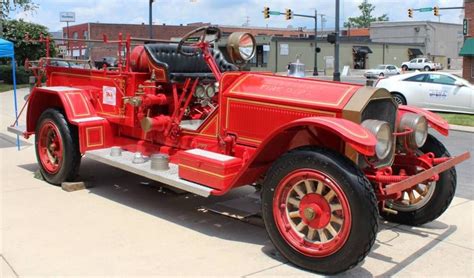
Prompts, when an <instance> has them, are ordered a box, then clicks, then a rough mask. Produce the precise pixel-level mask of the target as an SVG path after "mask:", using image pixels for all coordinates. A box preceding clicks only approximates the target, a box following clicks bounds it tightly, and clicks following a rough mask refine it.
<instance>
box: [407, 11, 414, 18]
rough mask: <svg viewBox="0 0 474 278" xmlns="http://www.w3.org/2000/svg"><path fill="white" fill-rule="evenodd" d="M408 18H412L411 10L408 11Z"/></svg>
mask: <svg viewBox="0 0 474 278" xmlns="http://www.w3.org/2000/svg"><path fill="white" fill-rule="evenodd" d="M408 17H409V18H413V9H408Z"/></svg>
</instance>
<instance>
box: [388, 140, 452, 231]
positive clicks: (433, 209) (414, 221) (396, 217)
mask: <svg viewBox="0 0 474 278" xmlns="http://www.w3.org/2000/svg"><path fill="white" fill-rule="evenodd" d="M420 150H421V151H422V152H423V153H428V152H432V153H434V155H435V156H436V157H451V155H450V154H449V152H448V150H447V149H446V147H445V146H444V145H443V143H441V142H440V141H439V140H438V139H436V138H435V137H434V136H432V135H431V134H429V135H428V138H427V140H426V143H425V145H424V146H423V147H421V148H420ZM456 183H457V176H456V169H455V168H454V167H453V168H451V169H449V170H447V171H444V172H442V173H441V174H439V180H438V181H437V182H436V184H435V189H434V191H433V193H432V195H431V197H430V199H429V200H428V202H427V203H426V204H425V205H424V206H422V207H421V208H418V209H416V210H413V211H398V214H389V213H385V212H383V213H382V214H381V215H382V216H383V217H384V218H385V219H387V220H388V221H391V222H396V223H400V224H405V225H410V226H419V225H423V224H425V223H428V222H431V221H433V220H435V219H436V218H438V217H439V216H440V215H441V214H443V212H444V211H446V209H447V208H448V206H449V204H450V203H451V201H452V200H453V198H454V193H455V191H456Z"/></svg>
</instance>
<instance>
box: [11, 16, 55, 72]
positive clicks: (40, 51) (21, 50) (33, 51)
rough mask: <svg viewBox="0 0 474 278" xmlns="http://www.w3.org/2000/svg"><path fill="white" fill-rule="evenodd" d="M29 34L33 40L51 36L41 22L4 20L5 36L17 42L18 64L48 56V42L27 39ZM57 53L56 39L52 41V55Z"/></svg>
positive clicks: (16, 54) (16, 55)
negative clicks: (26, 36)
mask: <svg viewBox="0 0 474 278" xmlns="http://www.w3.org/2000/svg"><path fill="white" fill-rule="evenodd" d="M26 34H28V36H29V38H30V39H31V40H38V39H39V38H40V36H41V35H42V36H43V37H44V38H46V37H51V35H50V34H49V32H48V29H47V28H46V27H45V26H43V25H39V24H35V23H30V22H25V21H23V20H21V19H20V20H5V21H4V22H3V37H4V38H5V39H6V40H9V41H12V42H13V43H14V44H15V58H16V60H17V62H18V64H20V65H23V64H24V62H25V60H26V59H27V58H28V59H29V60H38V59H39V58H41V57H45V56H46V44H45V43H42V42H37V41H26V40H25V35H26ZM55 55H56V48H55V44H54V41H51V43H50V56H51V57H54V56H55Z"/></svg>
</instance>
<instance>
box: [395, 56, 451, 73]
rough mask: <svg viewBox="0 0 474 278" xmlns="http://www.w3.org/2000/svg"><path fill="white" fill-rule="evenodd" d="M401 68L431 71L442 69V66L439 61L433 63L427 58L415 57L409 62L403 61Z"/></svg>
mask: <svg viewBox="0 0 474 278" xmlns="http://www.w3.org/2000/svg"><path fill="white" fill-rule="evenodd" d="M402 69H403V70H404V71H407V70H424V71H433V70H442V69H443V66H442V65H441V64H440V63H433V62H432V61H430V60H429V59H428V58H416V59H413V60H411V61H409V62H403V63H402Z"/></svg>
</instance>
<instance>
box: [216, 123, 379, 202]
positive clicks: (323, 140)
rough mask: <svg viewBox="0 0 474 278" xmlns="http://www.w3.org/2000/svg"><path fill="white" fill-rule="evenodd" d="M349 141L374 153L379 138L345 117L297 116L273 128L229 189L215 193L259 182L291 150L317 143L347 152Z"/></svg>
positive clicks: (222, 192)
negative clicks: (297, 117)
mask: <svg viewBox="0 0 474 278" xmlns="http://www.w3.org/2000/svg"><path fill="white" fill-rule="evenodd" d="M346 144H347V145H349V147H352V148H353V149H354V150H355V151H357V152H358V153H360V154H362V155H365V156H373V155H374V154H375V145H376V144H377V140H376V138H375V136H374V135H373V134H371V133H370V132H369V131H367V130H366V129H365V128H364V127H362V126H361V125H359V124H356V123H354V122H351V121H349V120H345V119H340V118H331V117H308V118H303V119H298V120H295V121H293V122H290V123H288V124H286V125H284V126H282V127H280V128H278V129H277V130H275V131H273V132H272V133H271V134H270V135H269V136H268V137H267V138H266V139H265V140H264V141H263V142H262V143H261V145H260V146H259V148H258V149H257V150H256V152H255V154H254V155H253V156H252V157H251V158H250V160H249V161H248V162H247V163H245V165H244V167H243V168H242V169H241V170H240V172H239V173H238V174H237V175H236V177H235V180H234V182H233V183H232V185H231V186H230V187H229V188H228V189H227V190H225V191H214V192H213V194H215V195H222V194H224V193H225V192H227V191H228V190H230V189H231V188H233V187H237V186H240V185H244V184H250V183H253V182H255V181H256V180H257V179H258V178H259V177H260V176H262V175H263V174H264V173H265V171H266V170H267V169H268V167H269V166H270V165H271V164H272V163H273V162H274V161H275V160H276V159H278V158H279V157H280V156H281V155H283V154H284V153H285V152H288V151H289V150H292V149H295V148H298V147H303V146H308V145H314V146H320V147H326V148H331V149H333V150H335V151H339V152H341V153H342V154H344V148H345V146H346Z"/></svg>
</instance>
